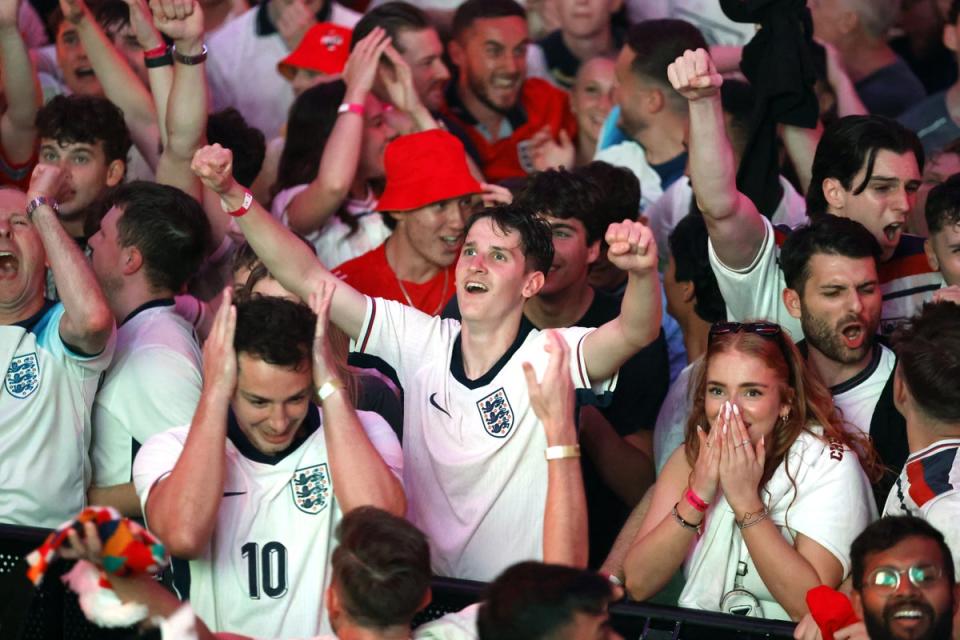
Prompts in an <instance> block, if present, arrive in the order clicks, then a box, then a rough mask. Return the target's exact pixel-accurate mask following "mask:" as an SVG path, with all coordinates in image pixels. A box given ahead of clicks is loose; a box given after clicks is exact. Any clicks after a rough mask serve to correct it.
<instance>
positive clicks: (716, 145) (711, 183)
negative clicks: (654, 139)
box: [688, 95, 740, 219]
mask: <svg viewBox="0 0 960 640" xmlns="http://www.w3.org/2000/svg"><path fill="white" fill-rule="evenodd" d="M688 152H689V161H690V182H691V183H692V186H693V193H694V196H695V197H696V199H697V203H698V204H699V205H700V209H701V210H702V211H703V214H704V216H706V217H708V218H714V219H724V218H727V217H730V216H733V215H735V214H736V211H737V203H738V201H739V198H740V194H739V192H738V191H737V164H736V160H735V159H734V156H733V148H732V147H731V146H730V141H729V139H727V132H726V128H725V126H724V119H723V106H722V104H721V102H720V96H719V95H717V96H714V97H710V98H702V99H700V100H694V101H691V102H690V147H689V150H688Z"/></svg>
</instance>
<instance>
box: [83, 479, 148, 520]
mask: <svg viewBox="0 0 960 640" xmlns="http://www.w3.org/2000/svg"><path fill="white" fill-rule="evenodd" d="M87 502H88V503H90V504H92V505H103V506H108V507H113V508H114V509H116V510H117V511H119V512H120V513H121V514H123V515H125V516H127V517H129V518H139V517H140V516H141V515H143V512H142V511H141V509H140V499H139V498H138V497H137V490H136V488H135V487H134V486H133V483H132V482H127V483H124V484H117V485H113V486H110V487H90V489H89V490H88V491H87Z"/></svg>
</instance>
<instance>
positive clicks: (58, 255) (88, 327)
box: [27, 164, 114, 355]
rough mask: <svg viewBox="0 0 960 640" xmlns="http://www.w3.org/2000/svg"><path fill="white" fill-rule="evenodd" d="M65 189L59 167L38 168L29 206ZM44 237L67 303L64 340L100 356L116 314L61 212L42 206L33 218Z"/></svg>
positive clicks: (62, 328) (62, 325) (29, 192)
mask: <svg viewBox="0 0 960 640" xmlns="http://www.w3.org/2000/svg"><path fill="white" fill-rule="evenodd" d="M62 185H63V173H62V172H61V171H60V168H59V167H56V166H53V165H45V164H38V165H37V166H36V167H34V169H33V175H32V176H31V177H30V188H29V189H28V190H27V202H30V201H32V200H33V199H34V198H37V197H40V196H43V197H45V198H49V199H53V198H55V197H56V196H57V194H58V192H59V191H60V189H61V187H62ZM30 218H31V221H32V222H33V225H34V226H35V227H36V228H37V231H38V232H39V234H40V239H41V240H42V242H43V248H44V250H45V251H46V254H47V264H48V265H49V266H50V270H51V271H52V272H53V280H54V282H55V283H56V285H57V292H58V293H59V294H60V301H61V302H62V303H63V309H64V312H63V318H62V319H61V320H60V337H61V338H63V341H64V342H65V343H67V344H68V345H70V346H71V347H74V348H76V349H79V350H80V351H82V352H83V353H85V354H88V355H93V354H97V353H100V352H101V351H103V349H104V348H105V347H106V346H107V342H108V341H109V340H110V336H111V334H112V333H113V324H114V321H113V313H112V312H111V311H110V307H109V306H107V299H106V297H104V295H103V291H102V290H101V289H100V285H99V284H98V283H97V278H96V276H94V274H93V269H91V267H90V263H89V262H88V261H87V258H86V257H85V256H84V255H83V252H82V251H81V250H80V247H79V246H77V243H76V242H75V241H74V240H73V238H71V237H70V236H69V235H68V234H67V232H66V231H64V229H63V227H62V226H61V225H60V220H59V218H58V217H57V212H56V211H54V210H53V208H52V207H51V206H49V205H47V204H41V205H40V206H38V207H37V208H36V209H34V211H33V214H32V215H31V216H30Z"/></svg>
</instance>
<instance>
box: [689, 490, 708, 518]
mask: <svg viewBox="0 0 960 640" xmlns="http://www.w3.org/2000/svg"><path fill="white" fill-rule="evenodd" d="M683 497H684V499H685V500H686V501H687V502H688V503H689V504H690V506H691V507H693V508H694V509H696V510H697V511H699V512H700V513H703V512H705V511H706V510H707V507H709V506H710V503H709V502H704V501H703V500H702V499H701V498H700V496H698V495H697V494H696V493H694V492H693V489H691V488H690V487H687V490H686V492H685V493H684V494H683Z"/></svg>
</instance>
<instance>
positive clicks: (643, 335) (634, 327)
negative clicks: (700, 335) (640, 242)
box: [618, 239, 662, 368]
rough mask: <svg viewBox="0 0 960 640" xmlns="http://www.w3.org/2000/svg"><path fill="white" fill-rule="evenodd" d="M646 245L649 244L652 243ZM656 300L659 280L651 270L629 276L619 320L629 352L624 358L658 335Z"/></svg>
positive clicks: (658, 320)
mask: <svg viewBox="0 0 960 640" xmlns="http://www.w3.org/2000/svg"><path fill="white" fill-rule="evenodd" d="M650 242H651V244H652V243H653V240H652V239H651V240H650ZM660 298H661V296H660V278H659V277H658V276H657V272H656V271H655V270H651V271H647V272H644V273H642V274H637V273H634V272H630V273H629V275H628V276H627V288H626V290H625V291H624V293H623V301H622V302H621V303H620V317H619V320H620V329H621V331H622V332H623V340H624V347H625V348H626V349H629V354H628V357H629V356H630V355H633V354H635V353H637V352H638V351H640V350H641V349H643V348H644V347H646V346H647V345H649V344H650V343H651V342H653V341H654V340H656V339H657V337H658V336H659V335H660V319H661V318H662V313H661V311H660V304H661V301H660ZM625 359H626V358H624V360H625ZM618 368H619V367H618Z"/></svg>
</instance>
